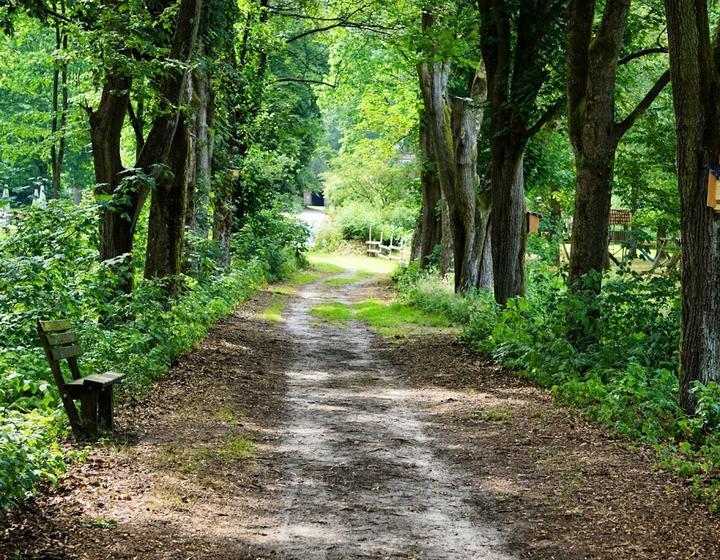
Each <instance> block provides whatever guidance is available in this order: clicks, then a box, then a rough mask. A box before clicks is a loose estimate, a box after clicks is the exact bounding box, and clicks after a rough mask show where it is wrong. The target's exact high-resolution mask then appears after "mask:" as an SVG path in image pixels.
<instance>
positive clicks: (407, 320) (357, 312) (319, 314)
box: [310, 299, 453, 338]
mask: <svg viewBox="0 0 720 560" xmlns="http://www.w3.org/2000/svg"><path fill="white" fill-rule="evenodd" d="M310 314H311V315H312V316H313V317H316V318H318V319H322V320H324V321H328V322H331V323H344V322H347V321H353V320H354V321H362V322H365V323H367V324H368V325H369V326H370V328H371V329H372V330H374V331H375V332H377V333H379V334H381V335H383V336H386V337H395V338H402V337H406V336H410V335H413V334H421V333H423V332H427V331H428V330H432V331H433V332H435V333H439V332H443V333H448V332H451V331H452V330H453V325H452V323H451V322H450V321H449V320H448V319H447V318H446V317H443V316H442V315H438V314H433V313H428V312H426V311H423V310H422V309H418V308H416V307H411V306H408V305H405V304H403V303H400V302H384V301H380V300H377V299H368V300H364V301H360V302H357V303H351V304H346V303H340V302H330V303H323V304H320V305H316V306H315V307H313V308H312V309H311V310H310Z"/></svg>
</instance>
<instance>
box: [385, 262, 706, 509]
mask: <svg viewBox="0 0 720 560" xmlns="http://www.w3.org/2000/svg"><path fill="white" fill-rule="evenodd" d="M529 275H530V276H531V278H530V281H529V282H528V285H529V286H531V288H530V290H529V292H528V294H527V296H525V297H523V298H517V299H514V300H511V301H509V302H508V304H507V306H506V307H505V308H500V307H499V306H497V304H495V302H494V300H493V298H492V297H491V296H490V295H489V294H487V293H474V294H469V295H467V296H464V297H458V296H456V295H454V294H453V292H452V287H451V285H450V284H449V282H448V281H446V280H443V279H441V278H439V277H438V276H437V275H436V274H432V273H427V272H425V271H422V270H420V269H419V268H418V267H417V265H414V264H413V265H410V266H409V267H407V268H405V269H403V270H402V271H401V272H400V273H399V274H398V276H397V278H396V281H397V285H398V289H399V291H400V292H401V294H402V296H403V297H404V298H405V300H406V301H407V302H408V303H411V304H413V305H416V306H418V307H420V308H422V309H424V310H426V311H429V312H432V313H437V314H442V315H445V316H446V317H448V318H451V319H452V320H453V321H454V322H455V323H457V324H460V325H463V336H464V338H465V339H466V340H467V341H468V343H469V344H471V345H472V346H473V347H474V348H475V349H476V350H478V351H479V352H482V353H484V354H486V355H488V356H491V357H493V358H494V359H495V360H496V361H497V362H499V363H502V364H504V365H507V366H509V367H512V368H515V369H517V370H518V371H519V372H520V373H521V374H522V375H524V376H526V377H528V378H529V379H532V380H533V381H536V382H538V383H540V384H542V385H543V386H545V387H548V388H550V389H551V390H552V392H553V393H554V394H555V395H556V396H557V397H558V398H559V399H560V400H561V401H563V402H565V403H568V404H571V405H573V406H576V407H579V408H580V409H581V410H582V411H584V412H585V413H586V414H587V415H588V416H590V417H592V418H593V419H595V420H596V421H599V422H601V423H602V424H605V425H607V426H609V427H611V428H613V429H614V430H615V431H616V432H618V433H620V434H623V435H625V436H628V437H631V438H634V439H637V440H640V441H643V442H646V443H651V444H654V445H656V446H658V448H659V449H661V450H662V452H663V457H664V464H665V466H667V467H668V468H672V469H674V470H676V471H677V472H679V473H681V474H684V475H689V476H691V477H692V482H693V484H694V487H695V488H696V490H697V491H698V493H700V494H702V495H703V496H706V497H709V498H711V499H713V500H718V499H720V434H719V433H718V432H719V428H720V386H719V385H716V384H714V383H711V384H710V385H708V386H707V387H704V386H701V385H697V386H696V388H695V389H694V390H695V391H696V395H697V397H698V403H699V404H698V410H697V415H696V416H694V417H688V416H687V415H685V413H684V412H683V411H682V410H681V409H680V407H679V406H678V404H677V403H678V391H679V387H678V381H677V375H676V373H675V372H677V369H678V347H679V340H678V338H679V328H680V304H679V293H678V289H677V279H676V278H662V277H650V278H648V277H641V276H639V275H637V274H633V273H629V272H626V273H622V274H619V275H616V276H612V277H609V278H607V279H606V281H605V283H604V287H603V292H602V294H601V295H599V296H594V295H590V296H588V295H573V294H570V293H568V291H567V289H566V287H565V283H564V281H563V279H562V278H561V277H560V276H559V275H558V274H557V273H556V272H554V271H552V270H551V269H549V268H547V267H545V266H543V265H541V264H536V265H534V266H533V267H531V268H530V270H529ZM577 324H581V325H584V326H585V328H586V329H587V330H588V331H589V332H590V334H591V336H590V337H588V339H586V340H584V341H583V344H581V345H578V346H576V345H574V344H573V343H571V342H570V341H571V340H573V339H574V337H573V336H572V335H571V334H572V333H571V332H570V329H571V328H572V325H577Z"/></svg>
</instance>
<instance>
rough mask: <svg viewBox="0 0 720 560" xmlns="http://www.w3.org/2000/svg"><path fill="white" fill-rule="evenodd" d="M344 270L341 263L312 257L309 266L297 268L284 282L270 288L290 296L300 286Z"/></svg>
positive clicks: (274, 291)
mask: <svg viewBox="0 0 720 560" xmlns="http://www.w3.org/2000/svg"><path fill="white" fill-rule="evenodd" d="M343 272H345V269H344V268H343V267H342V266H340V265H337V264H333V263H332V262H325V261H317V262H315V261H313V260H312V259H311V260H310V267H309V268H305V269H302V270H296V271H295V272H293V273H292V274H291V275H290V276H288V278H287V279H285V280H283V281H282V282H278V283H276V284H272V285H271V286H270V287H269V290H270V291H271V292H273V293H275V294H279V295H285V296H290V295H292V294H294V293H295V292H296V291H297V288H298V286H302V285H304V284H312V283H313V282H315V281H317V280H320V278H322V277H323V276H327V275H329V274H341V273H343Z"/></svg>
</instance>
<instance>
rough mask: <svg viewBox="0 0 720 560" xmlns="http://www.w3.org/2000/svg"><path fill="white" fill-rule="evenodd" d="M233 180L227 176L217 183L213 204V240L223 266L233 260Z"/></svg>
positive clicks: (227, 265) (228, 264)
mask: <svg viewBox="0 0 720 560" xmlns="http://www.w3.org/2000/svg"><path fill="white" fill-rule="evenodd" d="M232 187H233V181H232V179H231V178H230V177H226V178H224V179H223V180H221V181H218V182H217V183H216V184H215V203H214V206H213V228H212V236H213V241H215V243H216V244H217V247H218V251H219V252H220V254H219V258H218V261H219V263H220V265H221V266H222V267H223V268H228V267H229V266H230V262H231V252H230V236H231V234H232V228H233V205H232V201H233V188H232Z"/></svg>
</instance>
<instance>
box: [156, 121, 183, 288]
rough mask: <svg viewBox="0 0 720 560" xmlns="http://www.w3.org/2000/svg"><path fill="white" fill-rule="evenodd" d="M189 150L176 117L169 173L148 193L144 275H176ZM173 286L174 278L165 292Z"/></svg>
mask: <svg viewBox="0 0 720 560" xmlns="http://www.w3.org/2000/svg"><path fill="white" fill-rule="evenodd" d="M192 152H193V146H192V139H191V137H190V131H189V130H188V128H187V126H186V123H185V118H184V117H180V120H179V121H178V126H177V129H176V131H175V136H174V137H173V143H172V146H171V149H170V156H169V159H168V167H169V170H170V171H171V172H172V173H165V174H163V175H161V176H160V177H159V178H158V181H157V183H156V186H155V189H153V192H152V198H151V202H150V220H149V222H148V240H147V252H146V256H145V278H165V277H174V276H176V275H178V274H180V271H181V265H182V246H183V237H184V231H185V215H186V210H187V194H188V193H187V187H188V179H189V172H190V167H191V163H192ZM177 287H178V284H177V282H176V280H175V279H172V280H171V282H170V285H169V286H168V292H169V294H170V295H174V294H175V293H176V291H177Z"/></svg>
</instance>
